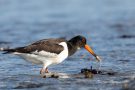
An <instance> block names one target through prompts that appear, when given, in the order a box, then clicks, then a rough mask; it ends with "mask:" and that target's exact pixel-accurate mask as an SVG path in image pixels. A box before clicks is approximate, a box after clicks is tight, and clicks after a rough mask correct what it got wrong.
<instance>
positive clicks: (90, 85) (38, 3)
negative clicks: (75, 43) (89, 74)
mask: <svg viewBox="0 0 135 90" xmlns="http://www.w3.org/2000/svg"><path fill="white" fill-rule="evenodd" d="M79 34H81V35H84V36H85V37H86V38H87V39H88V44H89V45H91V46H92V47H93V49H94V50H95V52H96V53H97V54H98V55H100V56H101V57H102V58H103V61H102V65H101V69H103V70H112V71H114V72H117V73H118V74H117V75H116V76H112V77H109V76H96V77H94V78H93V79H92V80H84V79H73V78H72V79H66V80H65V79H64V80H63V79H62V80H52V79H51V80H50V79H49V80H48V79H47V80H43V79H41V78H36V77H35V76H36V75H39V69H40V68H41V66H36V65H32V64H30V63H27V62H25V61H23V60H22V59H20V58H19V57H17V56H13V55H3V54H0V88H2V89H4V88H8V89H11V88H17V87H19V86H20V85H22V83H23V84H24V86H20V87H23V88H28V86H29V85H31V84H33V83H34V85H35V86H36V85H37V86H39V87H38V88H43V89H63V88H64V89H93V90H97V89H98V90H99V89H101V90H102V89H103V90H105V89H107V90H114V89H115V90H118V89H121V88H123V87H124V86H123V85H125V83H130V82H132V80H134V77H135V66H134V65H135V48H134V47H135V1H134V0H0V47H8V46H9V47H11V48H13V47H17V46H24V45H28V44H30V43H32V42H34V41H36V40H40V39H44V38H59V37H64V38H66V39H70V38H72V37H73V36H75V35H79ZM82 56H84V57H83V58H82ZM91 60H94V58H93V57H92V56H91V55H89V53H87V52H86V51H84V50H81V51H80V52H77V53H76V54H75V55H74V56H72V57H70V58H68V59H67V60H65V61H64V62H63V63H62V64H60V65H56V66H52V67H51V68H50V70H51V71H56V72H64V73H69V74H71V73H78V72H79V71H80V69H81V68H89V67H90V65H92V64H95V62H93V61H91ZM61 68H62V69H61ZM24 74H25V75H24ZM32 77H33V78H34V79H32ZM56 83H57V84H56ZM133 83H135V82H133ZM42 84H43V86H42ZM116 84H117V85H116ZM40 85H41V87H40ZM52 85H53V86H54V87H52ZM128 85H130V84H128ZM36 88H37V87H36Z"/></svg>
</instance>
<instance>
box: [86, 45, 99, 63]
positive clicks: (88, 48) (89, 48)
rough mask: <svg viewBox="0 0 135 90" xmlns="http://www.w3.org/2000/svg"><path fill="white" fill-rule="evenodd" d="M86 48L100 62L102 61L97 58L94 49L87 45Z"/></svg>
mask: <svg viewBox="0 0 135 90" xmlns="http://www.w3.org/2000/svg"><path fill="white" fill-rule="evenodd" d="M84 48H85V49H86V50H87V51H88V52H90V53H91V54H92V55H93V56H94V57H95V58H96V59H97V60H98V61H100V60H101V59H100V57H99V56H97V55H96V54H95V53H94V51H93V50H92V48H91V47H90V46H89V45H87V44H86V45H85V47H84Z"/></svg>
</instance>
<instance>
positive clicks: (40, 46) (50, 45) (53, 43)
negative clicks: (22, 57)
mask: <svg viewBox="0 0 135 90" xmlns="http://www.w3.org/2000/svg"><path fill="white" fill-rule="evenodd" d="M64 41H65V40H63V39H43V40H40V41H37V42H35V43H33V44H31V45H28V46H25V47H18V48H15V49H7V50H4V51H6V52H5V53H13V52H18V53H35V52H40V51H45V52H49V53H54V54H59V53H60V52H61V51H63V50H64V47H63V46H62V45H59V43H61V42H64ZM36 54H37V53H36Z"/></svg>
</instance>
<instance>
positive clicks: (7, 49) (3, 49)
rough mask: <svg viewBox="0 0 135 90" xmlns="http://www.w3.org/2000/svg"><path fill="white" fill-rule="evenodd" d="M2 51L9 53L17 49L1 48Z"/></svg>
mask: <svg viewBox="0 0 135 90" xmlns="http://www.w3.org/2000/svg"><path fill="white" fill-rule="evenodd" d="M0 51H3V54H7V53H12V52H15V49H9V48H0Z"/></svg>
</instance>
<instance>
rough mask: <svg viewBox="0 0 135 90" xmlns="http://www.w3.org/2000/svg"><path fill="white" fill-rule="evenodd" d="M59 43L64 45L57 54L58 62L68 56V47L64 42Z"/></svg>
mask: <svg viewBox="0 0 135 90" xmlns="http://www.w3.org/2000/svg"><path fill="white" fill-rule="evenodd" d="M59 45H62V46H63V47H64V50H63V51H62V52H61V53H60V54H59V55H58V60H59V63H60V62H62V61H63V60H65V59H66V58H67V57H68V47H67V44H66V43H65V42H61V43H60V44H59Z"/></svg>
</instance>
